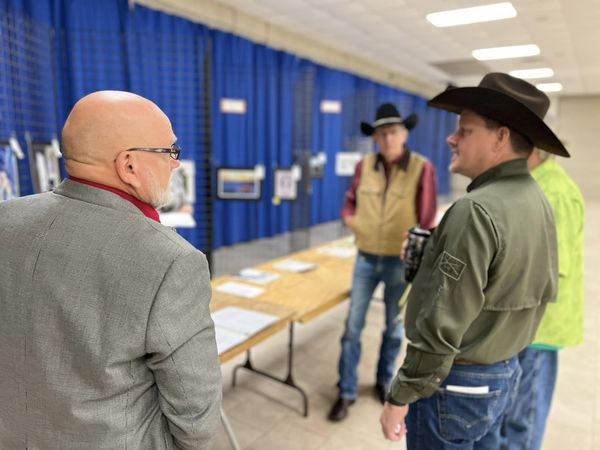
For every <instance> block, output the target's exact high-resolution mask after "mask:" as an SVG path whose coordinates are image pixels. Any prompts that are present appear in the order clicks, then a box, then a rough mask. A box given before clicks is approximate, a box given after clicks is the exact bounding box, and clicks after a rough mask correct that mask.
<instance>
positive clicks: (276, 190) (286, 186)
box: [273, 169, 298, 200]
mask: <svg viewBox="0 0 600 450" xmlns="http://www.w3.org/2000/svg"><path fill="white" fill-rule="evenodd" d="M273 195H274V196H275V197H278V198H279V199H280V200H296V197H297V196H298V181H297V179H296V177H294V172H293V171H292V169H275V172H274V176H273Z"/></svg>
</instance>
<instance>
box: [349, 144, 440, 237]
mask: <svg viewBox="0 0 600 450" xmlns="http://www.w3.org/2000/svg"><path fill="white" fill-rule="evenodd" d="M409 157H410V151H409V150H408V149H407V148H405V150H404V151H403V152H402V155H400V156H399V157H398V158H396V159H395V160H394V161H392V162H391V163H387V162H386V161H385V160H384V159H383V157H382V156H381V154H378V155H377V164H382V165H383V167H384V170H385V178H386V181H387V182H389V178H390V172H391V167H392V165H393V164H397V165H398V166H399V167H400V168H401V169H402V170H406V167H407V166H408V160H409ZM362 165H363V161H360V162H359V163H358V164H357V165H356V170H355V172H354V177H353V178H352V185H351V186H350V189H348V191H347V192H346V194H345V195H344V206H343V207H342V217H347V216H353V215H354V214H356V189H358V185H359V184H360V177H361V174H362ZM415 205H416V208H417V218H418V219H419V225H420V226H421V228H433V227H435V214H436V209H437V180H436V178H435V168H434V167H433V164H432V163H431V161H426V162H425V164H424V165H423V171H422V172H421V178H420V179H419V185H418V186H417V196H416V199H415Z"/></svg>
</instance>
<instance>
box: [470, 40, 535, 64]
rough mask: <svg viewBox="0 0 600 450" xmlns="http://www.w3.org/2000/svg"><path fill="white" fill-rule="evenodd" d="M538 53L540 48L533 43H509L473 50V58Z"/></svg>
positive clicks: (512, 56)
mask: <svg viewBox="0 0 600 450" xmlns="http://www.w3.org/2000/svg"><path fill="white" fill-rule="evenodd" d="M539 54H540V48H539V47H538V46H537V45H534V44H527V45H511V46H510V47H492V48H480V49H477V50H473V52H472V55H473V58H475V59H478V60H479V61H490V60H493V59H506V58H523V57H525V56H535V55H539Z"/></svg>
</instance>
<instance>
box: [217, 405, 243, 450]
mask: <svg viewBox="0 0 600 450" xmlns="http://www.w3.org/2000/svg"><path fill="white" fill-rule="evenodd" d="M221 422H222V423H223V428H225V433H226V434H227V437H228V438H229V442H230V443H231V448H232V449H233V450H241V447H240V444H239V443H238V441H237V438H236V437H235V433H234V432H233V427H232V426H231V424H230V423H229V419H227V416H226V415H225V411H223V407H221Z"/></svg>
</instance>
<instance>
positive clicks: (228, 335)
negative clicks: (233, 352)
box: [212, 306, 279, 355]
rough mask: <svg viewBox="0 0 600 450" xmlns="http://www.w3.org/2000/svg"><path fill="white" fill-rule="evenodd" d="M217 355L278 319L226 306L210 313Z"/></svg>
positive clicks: (269, 315)
mask: <svg viewBox="0 0 600 450" xmlns="http://www.w3.org/2000/svg"><path fill="white" fill-rule="evenodd" d="M212 319H213V321H214V323H215V334H216V339H217V351H218V352H219V355H220V354H222V353H224V352H226V351H227V350H229V349H230V348H233V347H235V346H236V345H239V344H241V343H242V342H244V341H245V340H247V339H248V338H250V337H251V336H253V335H254V334H256V333H258V332H259V331H260V330H262V329H263V328H265V327H267V326H269V325H271V324H272V323H275V322H277V321H278V320H279V318H278V317H277V316H274V315H271V314H265V313H261V312H256V311H250V310H247V309H242V308H237V307H235V306H228V307H227V308H223V309H220V310H219V311H216V312H214V313H213V314H212Z"/></svg>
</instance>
